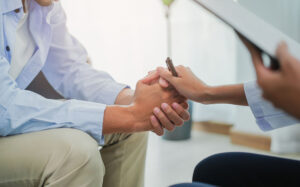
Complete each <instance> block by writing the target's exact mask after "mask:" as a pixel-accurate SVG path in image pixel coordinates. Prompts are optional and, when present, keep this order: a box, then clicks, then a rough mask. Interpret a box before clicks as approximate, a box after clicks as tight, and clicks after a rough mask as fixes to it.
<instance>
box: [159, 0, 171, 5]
mask: <svg viewBox="0 0 300 187" xmlns="http://www.w3.org/2000/svg"><path fill="white" fill-rule="evenodd" d="M162 2H163V3H164V4H165V5H166V6H171V4H172V3H173V2H174V0H162Z"/></svg>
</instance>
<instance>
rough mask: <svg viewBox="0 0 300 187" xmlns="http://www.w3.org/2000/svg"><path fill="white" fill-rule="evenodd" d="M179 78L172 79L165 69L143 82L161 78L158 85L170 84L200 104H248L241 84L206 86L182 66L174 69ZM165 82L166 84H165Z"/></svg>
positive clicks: (160, 69)
mask: <svg viewBox="0 0 300 187" xmlns="http://www.w3.org/2000/svg"><path fill="white" fill-rule="evenodd" d="M176 71H177V73H178V74H179V77H173V76H172V74H171V73H170V72H169V71H168V70H166V69H165V68H158V69H157V71H156V72H154V73H152V74H151V75H149V76H148V77H146V78H145V79H144V80H143V82H145V83H148V82H151V81H152V80H153V79H157V77H161V78H162V79H160V81H159V82H160V85H161V86H162V87H167V86H168V85H169V84H171V85H172V86H173V87H175V89H176V90H177V91H178V92H179V93H180V94H182V95H183V96H185V97H186V98H188V99H191V100H193V101H196V102H199V103H202V104H221V103H224V104H235V105H244V106H247V105H248V102H247V99H246V95H245V92H244V86H243V84H237V85H227V86H208V85H206V84H205V83H204V82H203V81H201V80H200V79H199V78H197V77H196V76H195V75H194V74H193V72H192V71H191V70H190V69H189V68H187V67H184V66H178V67H176ZM165 80H166V81H167V82H168V83H166V82H165Z"/></svg>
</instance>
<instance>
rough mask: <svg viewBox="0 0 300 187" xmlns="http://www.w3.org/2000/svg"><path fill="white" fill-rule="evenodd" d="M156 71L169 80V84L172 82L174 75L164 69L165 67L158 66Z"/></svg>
mask: <svg viewBox="0 0 300 187" xmlns="http://www.w3.org/2000/svg"><path fill="white" fill-rule="evenodd" d="M157 72H158V74H159V75H160V76H161V77H162V78H163V79H165V80H166V81H168V82H170V83H171V84H173V83H174V79H175V78H176V77H173V76H172V74H171V72H170V71H168V70H166V69H165V68H162V67H158V68H157Z"/></svg>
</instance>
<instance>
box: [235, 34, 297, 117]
mask: <svg viewBox="0 0 300 187" xmlns="http://www.w3.org/2000/svg"><path fill="white" fill-rule="evenodd" d="M241 39H242V40H243V42H244V44H245V45H246V47H247V48H248V50H249V51H250V54H251V57H252V61H253V63H254V66H255V70H256V75H257V83H258V85H259V86H260V87H261V89H262V90H263V97H264V98H265V99H267V100H269V101H271V102H272V103H273V104H274V105H275V106H276V107H278V108H281V109H284V110H285V111H286V112H288V113H290V114H291V115H293V116H295V117H297V118H300V97H299V96H300V61H299V60H298V59H296V58H294V57H293V56H292V55H291V54H290V53H289V51H288V47H287V45H286V44H285V43H281V44H280V45H279V46H278V49H277V58H278V60H279V62H280V69H279V70H278V71H272V70H270V69H268V68H267V67H265V66H264V65H263V60H262V57H261V53H260V52H259V51H258V50H257V49H256V48H255V47H254V46H253V45H252V44H251V43H249V42H248V41H247V40H245V39H244V38H241Z"/></svg>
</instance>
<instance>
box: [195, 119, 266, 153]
mask: <svg viewBox="0 0 300 187" xmlns="http://www.w3.org/2000/svg"><path fill="white" fill-rule="evenodd" d="M232 127H233V125H231V124H226V123H220V122H214V121H206V122H194V123H193V129H194V130H198V131H202V132H210V133H216V134H223V135H228V136H229V137H230V140H231V143H232V144H235V145H242V146H246V147H251V148H254V149H258V150H264V151H270V149H271V137H269V136H264V135H257V134H252V133H247V132H240V131H236V130H233V129H232Z"/></svg>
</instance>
